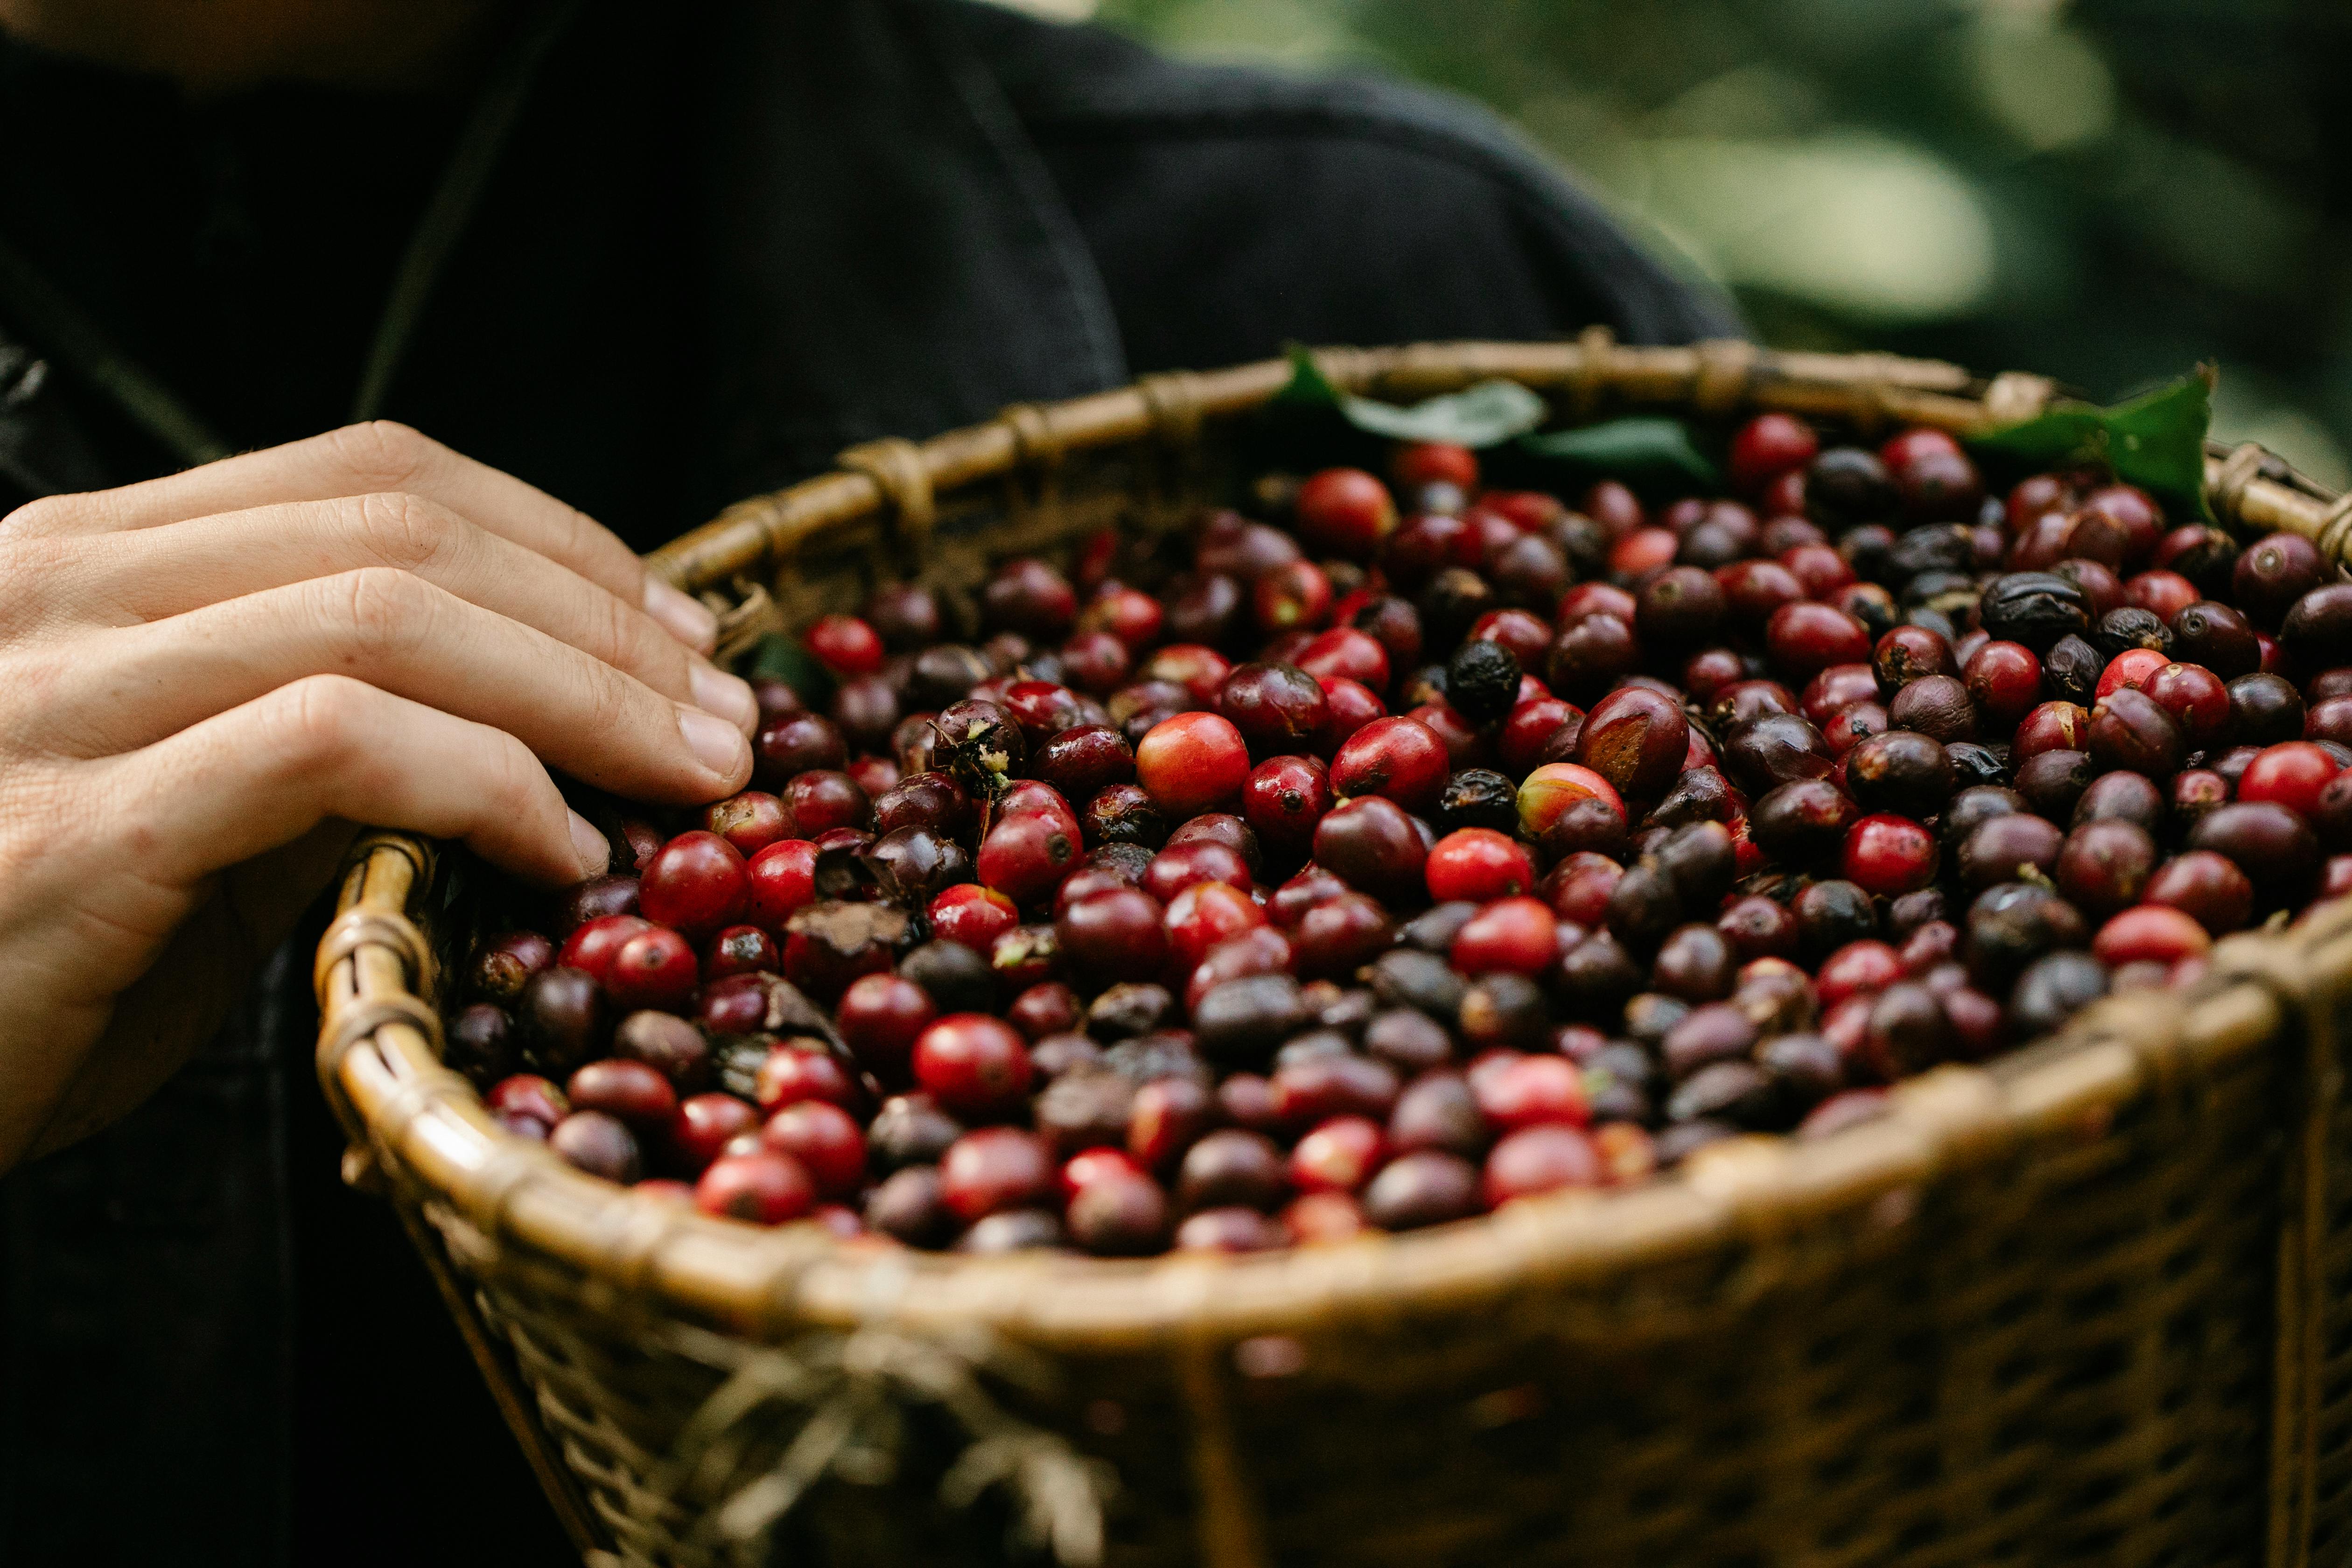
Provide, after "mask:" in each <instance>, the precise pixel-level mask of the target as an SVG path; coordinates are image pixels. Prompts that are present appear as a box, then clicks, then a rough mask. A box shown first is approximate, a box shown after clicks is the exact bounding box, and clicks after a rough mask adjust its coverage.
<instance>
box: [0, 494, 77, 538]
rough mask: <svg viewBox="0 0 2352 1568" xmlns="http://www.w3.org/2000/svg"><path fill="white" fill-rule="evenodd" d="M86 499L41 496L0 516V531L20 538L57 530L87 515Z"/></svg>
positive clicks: (66, 496) (69, 525) (63, 529)
mask: <svg viewBox="0 0 2352 1568" xmlns="http://www.w3.org/2000/svg"><path fill="white" fill-rule="evenodd" d="M89 510H90V509H89V501H88V500H86V499H85V498H83V497H81V496H79V495H54V496H41V497H38V498H37V499H35V500H28V501H26V503H25V504H24V505H23V506H20V507H18V508H17V509H16V510H14V511H12V512H10V513H8V514H7V515H6V516H5V517H0V534H7V535H11V536H14V537H18V538H21V537H24V536H26V535H30V534H44V533H58V532H62V531H65V530H68V529H70V528H72V527H74V526H75V524H76V523H77V522H79V520H80V519H82V518H83V517H86V516H88V515H89Z"/></svg>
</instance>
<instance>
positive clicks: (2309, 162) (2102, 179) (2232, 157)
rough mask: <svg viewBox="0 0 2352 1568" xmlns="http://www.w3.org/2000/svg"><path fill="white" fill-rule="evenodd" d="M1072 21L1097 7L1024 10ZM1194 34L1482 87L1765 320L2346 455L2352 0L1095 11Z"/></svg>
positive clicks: (1774, 333) (1326, 5) (1163, 6)
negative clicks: (2179, 391) (2198, 368)
mask: <svg viewBox="0 0 2352 1568" xmlns="http://www.w3.org/2000/svg"><path fill="white" fill-rule="evenodd" d="M1030 3H1031V4H1032V5H1040V6H1041V7H1044V8H1052V9H1056V10H1060V11H1062V12H1064V13H1065V14H1066V13H1068V12H1070V11H1072V10H1074V9H1085V8H1087V4H1088V0H1030ZM1097 16H1099V18H1100V19H1101V20H1103V21H1106V22H1108V23H1109V24H1111V25H1112V26H1118V27H1120V28H1123V29H1125V30H1127V31H1129V32H1131V33H1134V34H1136V35H1138V36H1139V37H1145V38H1148V39H1150V40H1152V41H1154V42H1156V43H1158V44H1160V45H1161V46H1162V47H1168V48H1171V49H1172V50H1175V51H1177V52H1179V53H1184V54H1190V55H1195V56H1204V57H1210V58H1244V59H1250V60H1255V61H1259V62H1269V61H1270V62H1275V63H1279V64H1285V65H1291V66H1297V67H1307V68H1331V67H1340V68H1370V69H1375V70H1382V71H1387V72H1391V73H1393V74H1397V75H1402V76H1406V77H1411V78H1415V79H1421V80H1423V81H1426V82H1430V83H1433V84H1435V85H1437V86H1440V87H1444V88H1448V89H1453V90H1454V91H1457V92H1461V93H1465V94H1467V95H1469V96H1471V97H1473V98H1476V99H1479V100H1484V101H1485V102H1486V103H1487V104H1488V105H1490V106H1492V107H1493V108H1494V109H1496V110H1499V111H1500V112H1501V113H1503V114H1504V115H1506V116H1507V117H1508V118H1510V119H1511V120H1512V121H1514V122H1515V123H1516V124H1517V126H1518V127H1519V128H1520V130H1521V131H1523V132H1525V133H1526V134H1527V135H1528V136H1529V137H1531V138H1532V139H1533V140H1534V141H1536V142H1538V143H1539V144H1541V145H1542V146H1544V147H1545V148H1547V149H1549V151H1550V152H1551V153H1554V154H1556V155H1557V156H1558V157H1559V159H1561V160H1562V161H1563V162H1564V163H1567V164H1568V165H1569V166H1570V168H1571V169H1573V170H1574V171H1575V172H1576V173H1577V174H1578V175H1579V176H1580V178H1582V179H1583V180H1584V181H1585V182H1586V183H1587V184H1590V185H1591V187H1592V188H1593V189H1594V190H1595V191H1596V192H1597V193H1598V194H1599V195H1601V197H1602V198H1603V199H1604V200H1605V201H1607V202H1608V203H1609V204H1610V205H1612V208H1613V209H1614V210H1616V211H1617V212H1618V213H1619V214H1620V215H1621V216H1622V217H1623V218H1624V219H1625V220H1626V221H1627V222H1628V223H1629V224H1631V225H1633V226H1634V227H1636V228H1637V229H1640V230H1643V231H1645V232H1646V234H1647V235H1648V237H1649V238H1650V240H1651V243H1652V244H1653V245H1654V247H1658V248H1660V249H1662V250H1666V251H1671V252H1674V253H1676V254H1679V255H1680V256H1681V257H1683V258H1685V260H1686V262H1687V264H1688V265H1690V266H1693V267H1695V268H1699V269H1702V270H1704V271H1705V272H1706V273H1708V274H1710V275H1712V276H1714V277H1716V278H1717V279H1720V280H1722V281H1723V282H1724V283H1725V284H1726V285H1727V286H1728V287H1729V288H1730V289H1732V290H1733V291H1734V292H1735V294H1736V295H1737V296H1738V300H1739V302H1740V304H1741V306H1742V308H1743V309H1744V310H1746V311H1747V313H1748V320H1749V321H1750V322H1751V323H1752V325H1753V327H1754V329H1755V331H1756V332H1757V334H1758V335H1759V337H1761V338H1763V339H1764V340H1765V341H1768V342H1774V343H1778V344H1780V345H1783V346H1790V347H1798V346H1801V347H1822V348H1852V347H1860V346H1865V345H1867V346H1875V347H1883V348H1889V349H1894V350H1897V351H1899V352H1903V353H1917V354H1925V355H1930V356H1934V357H1937V358H1945V359H1951V360H1956V361H1958V362H1959V363H1963V364H1967V365H1969V366H1971V367H1973V368H1975V369H1978V370H1980V371H1987V372H1990V371H1993V370H2000V369H2009V368H2018V369H2032V370H2038V371H2042V372H2046V373H2048V374H2053V375H2056V376H2058V377H2060V378H2061V379H2062V380H2063V381H2065V382H2067V383H2069V384H2072V385H2074V387H2075V388H2077V389H2079V390H2080V391H2082V392H2084V393H2086V394H2088V395H2092V396H2095V397H2097V398H2100V399H2112V398H2115V397H2117V396H2119V395H2124V394H2126V393H2129V392H2132V391H2135V390H2138V389H2140V388H2143V387H2145V386H2147V385H2148V384H2153V383H2155V382H2158V381H2159V380H2162V379H2164V378H2166V377H2169V376H2172V375H2177V374H2179V373H2180V372H2182V371H2184V370H2186V369H2187V368H2189V366H2190V365H2192V364H2194V363H2197V362H2199V361H2200V360H2206V359H2211V360H2217V361H2218V362H2219V363H2220V364H2221V387H2220V389H2219V391H2218V392H2217V394H2216V395H2215V399H2214V405H2215V428H2216V431H2217V433H2218V434H2221V435H2222V436H2224V437H2231V438H2238V437H2252V438H2254V439H2258V440H2262V441H2263V442H2265V443H2266V444H2268V445H2270V446H2272V447H2274V448H2275V449H2277V450H2279V451H2281V452H2283V453H2284V454H2285V455H2286V456H2287V457H2289V458H2292V459H2294V461H2296V462H2298V463H2300V464H2303V465H2304V466H2305V467H2306V468H2310V469H2311V470H2312V471H2313V472H2314V473H2315V474H2316V475H2318V476H2319V477H2321V478H2323V479H2328V480H2330V481H2332V482H2336V483H2342V482H2344V481H2345V479H2347V459H2346V448H2347V445H2352V442H2347V439H2346V437H2345V436H2344V435H2343V434H2341V433H2343V432H2347V431H2352V260H2348V259H2347V250H2346V247H2345V245H2344V243H2343V241H2344V240H2345V238H2346V237H2347V231H2352V159H2347V157H2345V156H2344V155H2342V154H2343V150H2344V149H2345V148H2346V146H2347V134H2346V133H2347V130H2352V99H2347V96H2346V95H2345V94H2343V93H2342V92H2341V91H2340V89H2338V88H2337V87H2336V83H2338V82H2339V81H2340V80H2342V79H2344V76H2345V67H2346V66H2347V64H2352V6H2347V5H2344V4H2342V0H2079V3H2077V4H2074V5H2067V4H2064V3H2063V0H1641V3H1638V4H1625V3H1622V0H1614V3H1612V0H1100V5H1099V10H1098V11H1097Z"/></svg>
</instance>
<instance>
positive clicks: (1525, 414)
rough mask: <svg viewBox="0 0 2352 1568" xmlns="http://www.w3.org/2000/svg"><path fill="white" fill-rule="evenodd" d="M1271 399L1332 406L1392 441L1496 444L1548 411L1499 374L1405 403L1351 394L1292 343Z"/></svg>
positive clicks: (1359, 425) (1356, 423)
mask: <svg viewBox="0 0 2352 1568" xmlns="http://www.w3.org/2000/svg"><path fill="white" fill-rule="evenodd" d="M1274 402H1275V403H1276V405H1278V406H1283V407H1292V408H1331V409H1336V410H1338V411H1339V416H1340V417H1341V418H1343V419H1345V420H1347V422H1348V423H1349V424H1350V425H1353V426H1355V427H1356V428H1357V429H1359V430H1369V431H1370V432H1371V433H1372V434H1373V435H1375V436H1385V437H1389V438H1390V439H1391V440H1394V441H1444V442H1446V443H1448V444H1450V445H1452V446H1456V447H1493V446H1497V445H1499V444H1500V443H1502V442H1505V441H1507V440H1509V439H1510V438H1511V437H1514V436H1522V435H1525V434H1526V433H1527V432H1528V431H1530V430H1533V429H1535V428H1536V427H1537V426H1539V425H1541V424H1542V423H1543V422H1544V421H1545V420H1546V419H1548V418H1549V417H1550V416H1551V409H1550V407H1549V405H1546V404H1545V402H1544V400H1543V399H1542V398H1541V397H1538V395H1536V394H1534V393H1533V392H1530V391H1528V389H1527V388H1526V387H1524V386H1521V385H1520V384H1518V383H1517V382H1516V381H1503V380H1499V379H1498V380H1495V381H1482V382H1480V383H1478V384H1476V385H1475V386H1469V387H1465V388H1464V389H1463V390H1462V391H1460V392H1455V393H1449V394H1447V395H1445V396H1443V397H1433V398H1430V399H1429V400H1428V401H1426V402H1423V403H1416V404H1414V405H1412V407H1410V408H1400V407H1399V406H1397V405H1395V404H1393V403H1381V402H1379V401H1377V400H1376V399H1373V398H1370V397H1355V396H1350V395H1349V394H1347V393H1344V392H1341V391H1340V390H1339V388H1338V387H1336V386H1333V385H1332V384H1331V383H1330V380H1329V378H1328V377H1327V376H1325V375H1324V374H1323V373H1322V371H1321V370H1319V369H1318V368H1317V367H1316V363H1315V356H1314V355H1313V354H1311V353H1308V352H1307V350H1305V349H1303V348H1299V347H1297V346H1296V345H1294V346H1293V347H1292V348H1291V350H1290V381H1289V384H1287V385H1286V386H1285V387H1284V388H1283V389H1282V390H1281V391H1280V392H1278V393H1276V394H1275V395H1274Z"/></svg>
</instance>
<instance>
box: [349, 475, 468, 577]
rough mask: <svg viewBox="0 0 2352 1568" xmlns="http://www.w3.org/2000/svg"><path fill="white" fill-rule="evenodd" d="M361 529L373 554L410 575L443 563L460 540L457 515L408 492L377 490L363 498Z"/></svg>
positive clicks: (359, 521) (359, 515)
mask: <svg viewBox="0 0 2352 1568" xmlns="http://www.w3.org/2000/svg"><path fill="white" fill-rule="evenodd" d="M358 527H359V531H360V536H361V538H362V541H363V542H365V544H366V546H367V549H368V552H369V553H370V554H372V555H373V556H374V557H375V558H376V559H377V560H379V561H382V562H383V563H385V564H386V565H388V566H398V567H401V568H403V569H404V570H406V571H410V572H416V571H422V570H423V569H425V567H427V566H430V565H432V564H433V563H435V562H436V561H438V560H440V559H441V558H442V557H443V556H444V555H446V553H447V552H449V550H450V548H451V547H452V545H454V544H455V543H456V542H457V518H456V517H455V516H454V515H452V514H451V513H450V512H449V511H448V510H446V508H443V507H441V506H438V505H436V504H435V503H434V502H432V501H429V500H425V498H424V497H423V496H419V495H413V494H411V493H410V492H408V491H406V490H375V491H372V492H370V493H369V494H366V495H363V496H362V497H360V498H359V513H358Z"/></svg>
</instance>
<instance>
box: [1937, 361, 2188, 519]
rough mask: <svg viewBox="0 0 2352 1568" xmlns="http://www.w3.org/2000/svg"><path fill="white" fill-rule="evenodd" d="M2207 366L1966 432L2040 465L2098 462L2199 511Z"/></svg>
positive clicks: (1980, 445) (1980, 444) (1977, 441)
mask: <svg viewBox="0 0 2352 1568" xmlns="http://www.w3.org/2000/svg"><path fill="white" fill-rule="evenodd" d="M2212 392H2213V367H2212V366H2210V365H2200V366H2199V367H2198V368H2197V369H2196V370H2195V371H2194V372H2192V373H2190V374H2188V375H2184V376H2182V377H2180V378H2179V380H2178V381H2173V382H2168V383H2167V384H2164V385H2162V386H2159V387H2158V388H2157V389H2156V390H2155V391H2154V392H2150V393H2147V394H2145V395H2141V396H2138V397H2135V398H2133V399H2131V400H2130V401H2129V402H2126V403H2119V404H2117V405H2115V406H2114V407H2113V408H2099V407H2096V406H2094V405H2090V404H2068V405H2063V406H2060V407H2057V408H2053V409H2052V410H2051V411H2050V412H2049V413H2047V414H2044V415H2042V416H2039V417H2038V418H2033V419H2028V420H2025V421H2024V422H2022V423H2021V424H2017V425H2010V426H2003V427H2002V428H2000V429H1999V430H1992V431H1988V432H1987V433H1985V434H1984V435H1981V436H1974V437H1969V446H1970V447H1974V448H1975V449H1976V450H1978V451H1979V452H1990V453H1994V454H1998V455H2000V456H2002V457H2007V458H2014V459H2016V460H2017V461H2019V462H2021V463H2024V464H2027V465H2030V466H2034V467H2041V468H2057V467H2063V466H2064V465H2067V464H2073V463H2104V464H2105V465H2106V466H2107V467H2108V468H2112V469H2114V470H2115V475H2116V478H2117V479H2122V480H2123V481H2125V482H2126V484H2135V485H2137V486H2139V487H2140V488H2141V489H2146V490H2150V491H2153V492H2154V493H2155V494H2157V495H2158V496H2159V497H2161V498H2163V499H2164V500H2168V501H2171V502H2173V503H2175V504H2182V503H2186V504H2189V505H2191V506H2193V507H2194V508H2195V510H2197V512H2198V514H2199V515H2200V516H2203V515H2205V432H2206V428H2207V426H2210V424H2211V423H2212V419H2213V403H2212Z"/></svg>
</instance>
